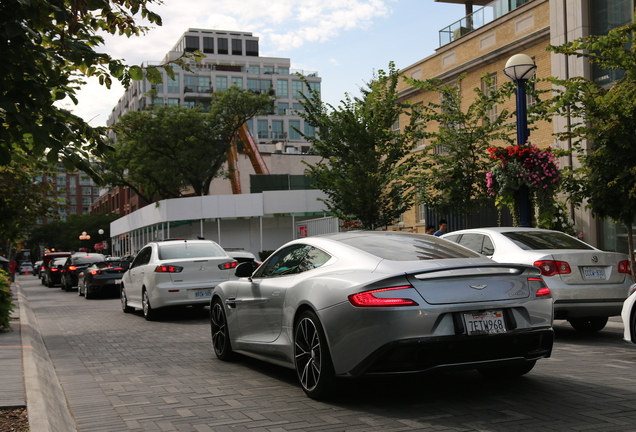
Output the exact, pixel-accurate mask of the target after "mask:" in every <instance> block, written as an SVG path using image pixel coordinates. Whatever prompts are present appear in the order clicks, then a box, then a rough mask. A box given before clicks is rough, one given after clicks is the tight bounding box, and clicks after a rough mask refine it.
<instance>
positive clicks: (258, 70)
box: [249, 66, 261, 74]
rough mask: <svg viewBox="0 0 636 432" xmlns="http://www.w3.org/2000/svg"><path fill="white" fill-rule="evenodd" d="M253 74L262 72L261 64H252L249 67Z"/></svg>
mask: <svg viewBox="0 0 636 432" xmlns="http://www.w3.org/2000/svg"><path fill="white" fill-rule="evenodd" d="M249 71H250V73H251V74H260V73H261V67H260V66H250V69H249Z"/></svg>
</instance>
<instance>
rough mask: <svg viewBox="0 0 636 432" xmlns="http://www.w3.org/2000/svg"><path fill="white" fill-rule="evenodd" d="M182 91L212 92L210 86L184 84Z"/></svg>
mask: <svg viewBox="0 0 636 432" xmlns="http://www.w3.org/2000/svg"><path fill="white" fill-rule="evenodd" d="M183 92H184V93H212V87H211V86H185V87H183Z"/></svg>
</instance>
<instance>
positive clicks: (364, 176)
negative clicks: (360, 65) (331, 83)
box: [301, 63, 417, 229]
mask: <svg viewBox="0 0 636 432" xmlns="http://www.w3.org/2000/svg"><path fill="white" fill-rule="evenodd" d="M399 79H400V74H399V72H398V71H396V70H395V67H394V65H393V63H390V64H389V71H388V73H387V72H384V71H379V72H378V76H377V77H376V79H374V80H373V81H372V82H371V83H369V84H368V86H367V87H365V88H363V89H361V90H362V96H361V97H351V96H350V95H346V97H345V99H344V100H343V101H341V104H342V105H341V106H339V107H338V108H334V107H333V106H332V105H329V104H325V103H323V102H321V100H320V97H319V95H318V93H317V92H313V91H311V92H310V94H309V96H307V95H303V97H302V99H301V104H302V105H303V108H304V109H305V112H304V113H302V114H301V116H302V117H303V118H304V119H305V121H306V122H308V123H309V124H310V125H311V126H313V127H315V128H317V135H314V136H310V135H306V134H303V136H304V137H305V138H306V139H307V140H308V141H310V142H311V143H312V144H313V151H314V152H315V153H316V154H318V155H319V156H322V159H321V161H320V162H318V163H316V164H315V165H310V164H308V170H307V171H308V173H309V175H311V176H312V177H313V178H314V179H315V180H316V183H315V186H316V187H317V188H319V189H321V190H323V191H324V192H325V193H326V194H327V196H328V199H326V200H324V202H325V204H326V205H327V207H328V209H329V210H330V211H331V212H332V213H334V214H335V215H336V216H337V217H339V218H341V219H343V220H344V221H346V222H358V223H359V225H360V227H361V228H363V229H376V228H379V227H385V226H387V225H390V224H393V223H394V222H395V220H396V219H397V218H398V217H399V216H400V215H401V214H402V213H404V211H405V210H407V209H408V208H410V207H411V206H412V205H413V196H414V191H413V188H412V185H411V184H410V183H409V182H408V180H407V176H406V174H407V173H408V172H409V170H411V169H412V168H413V167H414V166H415V163H416V158H415V157H414V156H413V155H412V154H410V150H411V149H412V148H413V147H414V144H415V141H416V140H417V136H416V133H415V120H416V118H415V117H413V116H412V115H411V110H410V109H409V107H408V106H407V105H404V104H400V103H399V102H398V98H397V90H396V89H397V84H398V80H399ZM306 84H307V83H306ZM401 118H406V119H408V124H407V125H406V127H405V129H404V131H403V132H400V131H399V130H398V129H396V128H395V125H396V124H397V122H398V121H399V119H401Z"/></svg>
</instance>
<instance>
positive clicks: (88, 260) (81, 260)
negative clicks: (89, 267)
mask: <svg viewBox="0 0 636 432" xmlns="http://www.w3.org/2000/svg"><path fill="white" fill-rule="evenodd" d="M103 260H104V257H103V256H101V255H98V256H95V255H93V256H91V255H86V256H79V257H74V258H73V261H74V262H75V264H79V265H82V264H92V263H94V262H99V261H103Z"/></svg>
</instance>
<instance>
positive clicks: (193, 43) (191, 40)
mask: <svg viewBox="0 0 636 432" xmlns="http://www.w3.org/2000/svg"><path fill="white" fill-rule="evenodd" d="M198 49H199V37H198V36H186V37H185V49H184V51H186V52H192V51H196V50H198Z"/></svg>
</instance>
